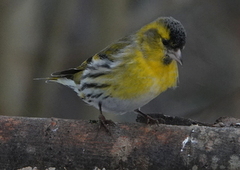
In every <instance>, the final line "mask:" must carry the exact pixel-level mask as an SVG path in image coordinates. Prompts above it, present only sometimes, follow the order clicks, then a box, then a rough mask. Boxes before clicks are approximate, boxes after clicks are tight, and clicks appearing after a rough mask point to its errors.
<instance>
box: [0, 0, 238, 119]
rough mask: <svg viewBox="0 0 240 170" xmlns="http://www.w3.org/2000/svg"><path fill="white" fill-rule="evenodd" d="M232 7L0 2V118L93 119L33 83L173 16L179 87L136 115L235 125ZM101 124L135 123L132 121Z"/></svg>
mask: <svg viewBox="0 0 240 170" xmlns="http://www.w3.org/2000/svg"><path fill="white" fill-rule="evenodd" d="M239 7H240V1H238V0H231V1H225V0H212V1H208V2H206V1H190V0H161V1H159V0H150V1H143V0H121V1H113V0H104V1H103V0H101V1H99V0H91V1H88V0H69V1H64V0H52V1H49V0H41V1H39V0H27V1H8V0H2V1H1V2H0V8H1V10H0V21H1V22H0V23H1V24H0V37H1V38H0V71H1V74H0V78H1V83H0V94H1V95H0V111H1V112H0V113H1V114H2V115H16V116H18V115H21V116H40V117H62V118H83V119H96V118H97V114H98V110H96V109H95V108H93V107H89V106H87V105H86V104H84V103H83V102H82V101H81V100H80V98H78V97H77V95H76V94H75V93H74V92H73V91H72V90H71V89H68V88H66V87H63V86H61V85H58V84H45V83H44V82H41V81H33V78H36V77H47V76H48V75H50V73H52V72H54V71H59V70H63V69H67V68H71V67H75V66H78V65H80V64H81V62H82V61H84V60H85V59H86V58H88V57H90V56H91V55H93V54H95V53H96V52H98V51H99V50H101V49H102V48H104V47H105V46H106V45H108V44H110V43H112V42H114V41H115V40H117V39H118V38H121V37H122V36H124V35H127V34H130V33H132V32H134V31H135V30H137V29H139V28H140V27H141V26H143V25H144V24H146V23H149V22H151V21H153V20H154V19H156V18H157V17H159V16H173V17H174V18H176V19H178V20H180V21H181V22H182V24H183V25H184V26H185V28H186V30H187V34H188V37H187V44H186V48H185V50H184V51H183V61H184V64H183V66H180V68H179V70H180V80H179V87H178V88H177V89H175V90H171V89H170V90H168V91H167V92H164V93H163V94H161V95H160V96H159V97H158V98H156V99H155V100H153V101H152V102H150V103H149V104H148V105H146V106H144V107H143V108H142V110H143V111H144V112H162V113H164V114H168V115H177V116H184V117H190V118H195V119H197V120H201V121H213V120H214V119H216V118H218V117H220V116H235V117H240V113H239V112H240V89H239V87H240V75H239V74H240V66H239V63H240V48H239V47H240V31H239V30H240V10H239ZM106 117H108V118H111V119H113V120H118V121H134V119H135V114H132V113H129V114H125V115H123V116H116V115H112V114H106ZM119 119H121V120H119Z"/></svg>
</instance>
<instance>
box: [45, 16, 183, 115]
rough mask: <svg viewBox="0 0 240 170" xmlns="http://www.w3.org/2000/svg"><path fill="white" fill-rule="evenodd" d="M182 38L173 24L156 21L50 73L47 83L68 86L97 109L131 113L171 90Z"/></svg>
mask: <svg viewBox="0 0 240 170" xmlns="http://www.w3.org/2000/svg"><path fill="white" fill-rule="evenodd" d="M185 38H186V33H185V30H184V28H183V26H182V25H181V23H180V22H179V21H177V20H175V19H173V18H171V17H162V18H158V19H157V20H155V21H154V22H152V23H150V24H148V25H146V26H144V27H142V28H141V29H140V30H139V31H137V32H136V33H134V34H132V35H129V36H126V37H124V38H121V39H120V40H118V41H117V42H115V43H114V44H112V45H110V46H108V47H106V48H105V49H103V50H102V51H100V52H99V53H97V54H95V55H94V56H92V57H90V58H89V59H87V60H86V61H84V62H83V63H82V64H81V65H80V66H79V67H76V68H72V69H69V70H65V71H61V72H56V73H53V74H52V75H51V77H50V78H47V80H49V81H53V82H57V83H60V84H63V85H66V86H69V87H70V88H72V89H73V90H74V91H75V92H76V93H77V94H78V95H79V96H80V97H81V98H82V100H83V101H85V102H86V103H88V104H90V105H93V106H94V107H96V108H98V109H102V110H103V111H106V112H111V113H118V114H121V113H125V112H128V111H133V110H135V109H137V108H139V107H141V106H143V105H145V104H146V103H148V102H149V101H151V100H152V99H153V98H155V97H156V96H158V95H159V94H160V93H161V92H163V91H165V90H166V89H167V88H170V87H175V86H176V84H177V80H178V68H177V62H179V63H180V64H181V58H180V57H181V50H182V48H183V47H184V45H185ZM100 107H101V108H100Z"/></svg>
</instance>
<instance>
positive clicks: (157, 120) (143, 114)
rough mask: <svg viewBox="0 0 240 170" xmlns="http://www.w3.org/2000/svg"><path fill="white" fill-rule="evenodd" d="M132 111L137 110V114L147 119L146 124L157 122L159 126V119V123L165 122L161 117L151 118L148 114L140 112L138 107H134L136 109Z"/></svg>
mask: <svg viewBox="0 0 240 170" xmlns="http://www.w3.org/2000/svg"><path fill="white" fill-rule="evenodd" d="M134 111H135V112H137V113H139V114H140V115H142V116H143V117H145V118H146V119H147V124H157V125H158V126H159V121H160V122H161V123H164V122H165V121H164V120H163V119H161V118H160V120H159V119H154V118H152V117H151V116H149V115H147V114H145V113H143V112H141V111H140V110H139V109H136V110H134Z"/></svg>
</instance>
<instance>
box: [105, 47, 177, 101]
mask: <svg viewBox="0 0 240 170" xmlns="http://www.w3.org/2000/svg"><path fill="white" fill-rule="evenodd" d="M132 54H133V55H134V56H132V57H131V56H128V60H129V61H126V62H125V63H126V64H123V65H122V66H121V67H119V69H121V71H119V70H118V71H117V72H118V73H120V74H116V75H115V77H114V79H115V80H117V81H115V82H112V83H113V84H114V85H113V86H112V88H113V89H111V90H110V91H114V97H117V98H121V99H134V98H136V99H137V98H143V97H149V98H154V97H156V96H158V95H159V94H160V93H161V92H163V91H165V90H166V89H167V88H170V87H174V86H176V84H177V79H178V68H177V63H176V61H172V62H171V63H170V64H169V65H165V64H163V62H162V61H161V58H162V57H161V56H163V54H162V53H161V52H159V51H156V53H154V52H153V53H152V54H151V56H150V55H148V57H144V56H143V54H142V52H140V51H135V52H133V53H132ZM154 55H155V56H154ZM126 60H127V59H126ZM112 95H113V94H112Z"/></svg>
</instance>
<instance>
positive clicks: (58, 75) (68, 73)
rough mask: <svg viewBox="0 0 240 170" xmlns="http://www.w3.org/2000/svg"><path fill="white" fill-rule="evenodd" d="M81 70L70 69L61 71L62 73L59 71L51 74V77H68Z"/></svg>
mask: <svg viewBox="0 0 240 170" xmlns="http://www.w3.org/2000/svg"><path fill="white" fill-rule="evenodd" d="M80 71H82V70H80V69H77V68H70V69H68V70H63V71H59V72H55V73H52V74H51V76H52V77H61V78H62V77H65V76H70V75H73V74H75V73H78V72H80Z"/></svg>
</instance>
